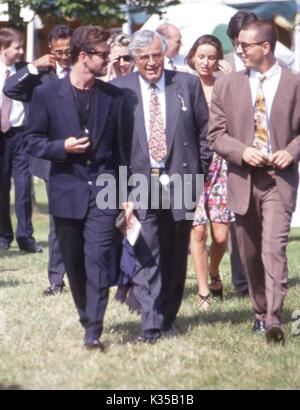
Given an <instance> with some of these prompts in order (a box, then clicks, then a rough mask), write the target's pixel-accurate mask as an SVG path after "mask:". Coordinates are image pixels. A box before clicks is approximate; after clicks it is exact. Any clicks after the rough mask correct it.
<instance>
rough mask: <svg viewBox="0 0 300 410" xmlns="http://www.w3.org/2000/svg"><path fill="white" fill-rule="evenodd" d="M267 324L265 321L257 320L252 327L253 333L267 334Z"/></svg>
mask: <svg viewBox="0 0 300 410" xmlns="http://www.w3.org/2000/svg"><path fill="white" fill-rule="evenodd" d="M265 331H266V322H265V321H264V320H259V319H255V322H254V325H253V327H252V332H253V333H265Z"/></svg>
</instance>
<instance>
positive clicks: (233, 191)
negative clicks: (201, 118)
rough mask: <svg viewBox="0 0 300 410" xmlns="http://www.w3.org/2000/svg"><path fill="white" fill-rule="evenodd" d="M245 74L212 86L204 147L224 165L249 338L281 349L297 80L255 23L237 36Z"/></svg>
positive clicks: (271, 36) (298, 123)
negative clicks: (244, 280) (250, 312)
mask: <svg viewBox="0 0 300 410" xmlns="http://www.w3.org/2000/svg"><path fill="white" fill-rule="evenodd" d="M238 40H239V46H238V51H239V52H240V53H241V55H242V58H243V62H244V64H245V67H247V70H244V71H242V72H237V73H232V74H231V75H229V76H226V77H224V78H222V79H220V80H218V81H217V82H216V85H215V87H214V91H213V97H212V102H211V107H210V110H211V111H210V121H209V132H208V140H209V144H210V147H211V148H212V149H213V150H214V151H216V152H217V153H218V154H219V155H221V156H222V157H223V158H225V159H226V160H228V162H229V168H228V203H229V206H230V207H231V209H232V210H233V211H234V212H235V214H236V226H237V239H238V243H239V246H240V251H241V259H242V264H243V268H244V269H245V271H246V274H247V277H248V283H249V293H250V299H251V303H252V306H253V309H254V312H255V322H254V326H253V331H254V332H263V333H265V334H266V339H267V342H275V343H280V344H283V343H284V333H283V331H282V328H281V314H282V308H283V302H284V298H285V295H286V292H287V282H288V268H287V257H286V246H287V243H288V233H289V230H290V222H291V217H292V213H293V211H294V209H295V204H296V195H297V187H298V182H299V175H298V162H299V159H300V148H299V147H300V117H299V112H300V79H299V75H295V74H294V73H292V72H291V71H289V70H288V69H285V68H282V67H280V65H279V64H278V62H276V59H275V57H274V49H275V44H276V40H277V34H276V30H275V28H274V26H273V25H272V24H271V23H267V22H264V21H255V22H252V23H250V24H247V25H246V26H244V27H243V29H242V30H241V32H240V34H239V38H238Z"/></svg>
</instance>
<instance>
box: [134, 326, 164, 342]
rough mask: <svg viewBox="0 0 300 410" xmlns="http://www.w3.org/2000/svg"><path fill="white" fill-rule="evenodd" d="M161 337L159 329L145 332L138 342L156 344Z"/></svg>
mask: <svg viewBox="0 0 300 410" xmlns="http://www.w3.org/2000/svg"><path fill="white" fill-rule="evenodd" d="M160 337H161V331H160V330H157V329H150V330H145V331H144V332H143V333H142V334H141V335H140V336H139V337H138V338H137V341H138V342H141V343H150V344H154V343H156V342H157V340H158V339H159V338H160Z"/></svg>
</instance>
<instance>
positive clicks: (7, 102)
mask: <svg viewBox="0 0 300 410" xmlns="http://www.w3.org/2000/svg"><path fill="white" fill-rule="evenodd" d="M5 75H6V76H5V81H6V80H7V78H8V77H9V75H10V70H6V72H5ZM11 108H12V100H11V99H10V98H8V97H6V95H4V94H2V105H1V131H2V132H3V133H4V132H7V131H8V130H9V129H10V113H11Z"/></svg>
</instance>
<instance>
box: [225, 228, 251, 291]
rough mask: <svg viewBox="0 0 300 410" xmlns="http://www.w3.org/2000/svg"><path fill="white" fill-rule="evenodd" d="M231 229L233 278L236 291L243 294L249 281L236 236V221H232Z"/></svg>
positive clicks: (230, 247) (230, 244)
mask: <svg viewBox="0 0 300 410" xmlns="http://www.w3.org/2000/svg"><path fill="white" fill-rule="evenodd" d="M229 229H230V230H229V233H230V234H229V241H228V247H229V254H230V262H231V280H232V284H233V286H234V288H235V289H236V291H237V292H238V293H240V294H243V293H245V292H247V290H248V282H247V278H246V274H245V272H244V269H243V266H242V261H241V255H240V248H239V244H238V241H237V238H236V225H235V222H231V223H230V228H229Z"/></svg>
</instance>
